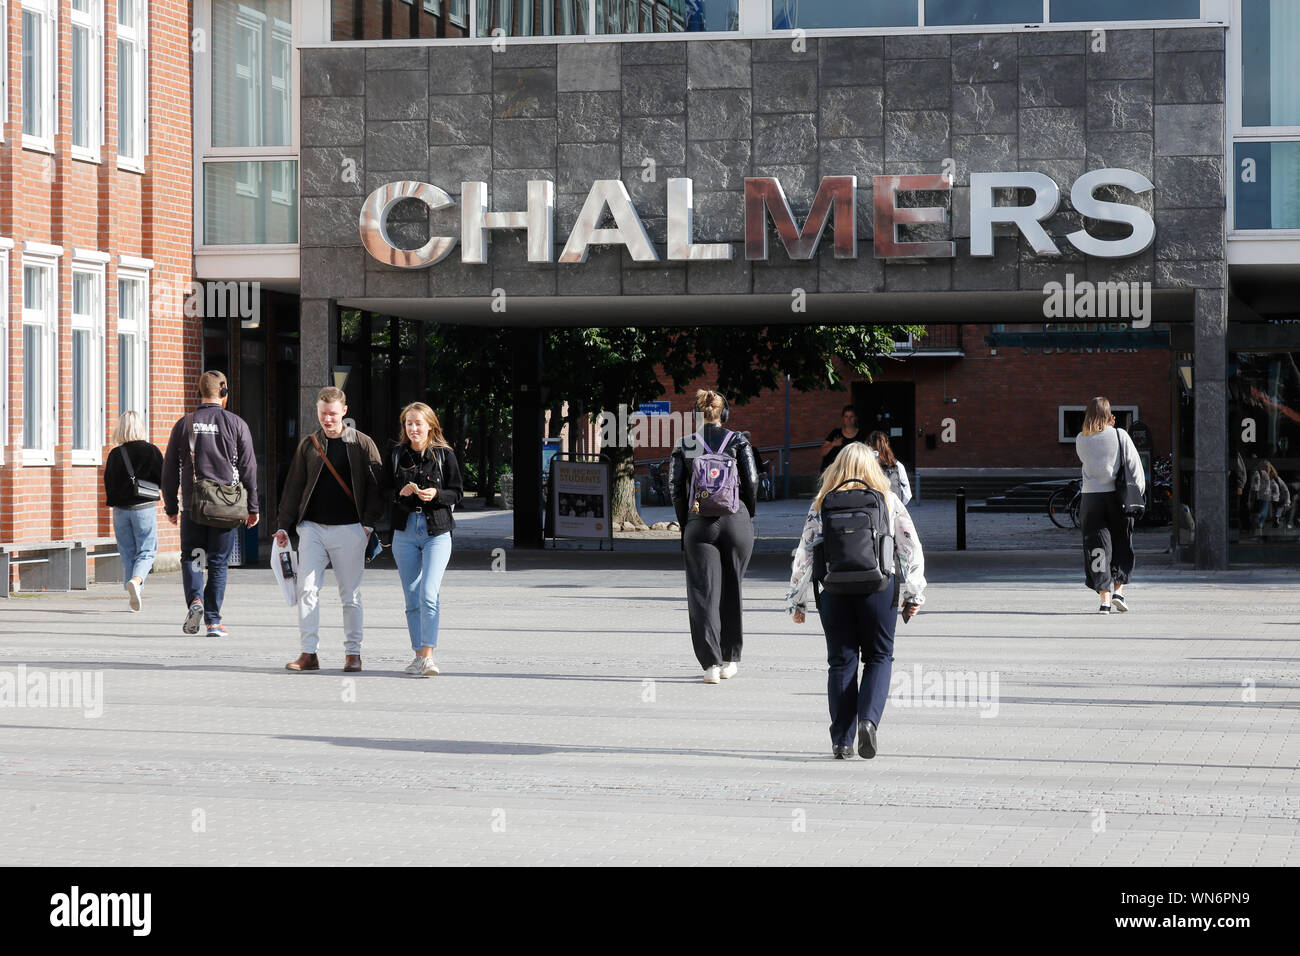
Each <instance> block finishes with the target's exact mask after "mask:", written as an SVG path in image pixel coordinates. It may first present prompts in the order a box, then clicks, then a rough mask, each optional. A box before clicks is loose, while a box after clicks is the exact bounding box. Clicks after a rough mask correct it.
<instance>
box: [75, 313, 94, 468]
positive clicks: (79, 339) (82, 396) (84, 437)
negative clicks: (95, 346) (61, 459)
mask: <svg viewBox="0 0 1300 956" xmlns="http://www.w3.org/2000/svg"><path fill="white" fill-rule="evenodd" d="M89 398H90V331H89V330H88V329H73V331H72V447H73V448H75V449H77V450H78V451H86V450H88V449H89V448H90V415H91V411H90V402H89Z"/></svg>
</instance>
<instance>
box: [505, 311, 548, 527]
mask: <svg viewBox="0 0 1300 956" xmlns="http://www.w3.org/2000/svg"><path fill="white" fill-rule="evenodd" d="M542 335H543V330H542V329H529V328H517V329H514V330H512V336H511V338H512V353H513V365H514V369H513V374H512V376H511V377H512V379H513V382H512V385H513V389H514V407H513V409H512V413H511V422H512V425H513V429H512V431H513V438H512V443H513V456H512V457H513V459H514V462H513V468H514V478H515V547H516V548H541V547H543V546H544V544H545V542H544V539H543V537H542V502H541V493H542Z"/></svg>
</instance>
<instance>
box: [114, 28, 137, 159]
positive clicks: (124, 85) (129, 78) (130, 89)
mask: <svg viewBox="0 0 1300 956" xmlns="http://www.w3.org/2000/svg"><path fill="white" fill-rule="evenodd" d="M135 49H136V48H135V45H134V44H133V43H130V42H128V41H126V40H118V41H117V154H118V155H119V156H126V157H129V158H132V159H134V158H136V151H135Z"/></svg>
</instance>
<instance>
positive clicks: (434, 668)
mask: <svg viewBox="0 0 1300 956" xmlns="http://www.w3.org/2000/svg"><path fill="white" fill-rule="evenodd" d="M440 673H442V672H441V671H439V670H438V665H437V664H435V663H434V662H433V657H432V655H430V656H429V657H421V658H420V676H421V677H432V676H434V675H435V674H440Z"/></svg>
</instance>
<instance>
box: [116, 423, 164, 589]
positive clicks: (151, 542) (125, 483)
mask: <svg viewBox="0 0 1300 956" xmlns="http://www.w3.org/2000/svg"><path fill="white" fill-rule="evenodd" d="M113 444H114V445H116V446H117V447H116V448H114V449H113V450H112V451H110V452H109V453H108V460H107V461H105V462H104V495H105V497H106V499H107V501H108V504H109V506H110V507H111V508H112V509H113V536H114V537H115V538H116V539H117V553H118V555H119V556H120V559H121V561H122V578H123V586H124V587H125V588H126V593H127V600H128V603H129V606H130V608H131V610H133V611H138V610H140V608H141V606H142V603H143V600H144V597H143V591H144V581H145V578H147V577H149V572H150V571H152V570H153V559H154V555H156V554H157V553H158V500H159V493H158V488H159V486H160V485H161V484H162V471H163V454H162V452H161V451H159V450H158V447H157V446H156V445H153V444H150V442H149V433H148V431H146V430H145V427H144V419H142V418H141V417H140V415H139V414H138V413H137V412H129V411H128V412H123V413H122V414H121V415H120V416H119V417H118V419H117V427H116V428H114V429H113ZM132 473H134V475H135V479H136V480H135V481H132V480H131V475H132ZM139 483H143V485H144V486H145V488H146V489H147V488H148V487H149V486H152V489H153V490H152V497H146V498H141V497H140V496H139V494H138V493H137V492H138V490H139V488H140V487H141V486H140V484H139ZM147 493H148V491H147V490H146V494H147Z"/></svg>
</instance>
